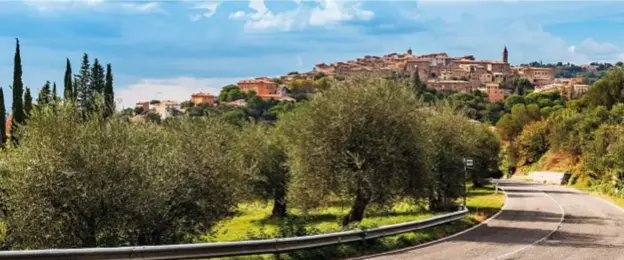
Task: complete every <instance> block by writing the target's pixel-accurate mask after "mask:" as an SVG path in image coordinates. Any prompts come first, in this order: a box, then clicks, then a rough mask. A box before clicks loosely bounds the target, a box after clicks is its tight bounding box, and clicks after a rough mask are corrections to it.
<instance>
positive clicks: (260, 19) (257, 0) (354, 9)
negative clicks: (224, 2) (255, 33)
mask: <svg viewBox="0 0 624 260" xmlns="http://www.w3.org/2000/svg"><path fill="white" fill-rule="evenodd" d="M294 2H295V3H296V4H297V7H296V8H295V9H292V10H287V11H284V12H278V13H273V12H272V11H271V10H269V9H268V8H267V7H266V5H265V4H264V0H250V2H249V8H251V9H253V10H255V12H254V13H246V12H244V11H240V10H239V11H236V12H234V13H231V14H230V19H233V20H243V21H246V23H245V29H248V30H267V29H278V30H283V31H290V30H293V29H301V28H303V27H306V26H308V25H311V26H331V25H336V24H338V23H340V22H343V21H351V20H363V21H368V20H370V19H372V18H373V17H374V16H375V13H374V12H372V11H370V10H364V9H362V8H361V3H359V2H343V1H336V0H317V2H319V6H317V7H315V8H309V7H307V6H305V5H302V4H301V2H302V1H300V0H294Z"/></svg>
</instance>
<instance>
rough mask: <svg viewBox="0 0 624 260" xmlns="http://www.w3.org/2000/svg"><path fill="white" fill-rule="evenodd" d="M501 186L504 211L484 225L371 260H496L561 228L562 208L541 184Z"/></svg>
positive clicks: (504, 183) (521, 249)
mask: <svg viewBox="0 0 624 260" xmlns="http://www.w3.org/2000/svg"><path fill="white" fill-rule="evenodd" d="M501 187H503V188H504V189H505V190H506V191H507V197H508V199H507V202H506V205H505V208H504V210H503V212H501V214H499V215H498V216H497V217H496V218H495V219H492V220H490V221H489V222H488V223H487V224H484V225H481V226H479V227H478V228H476V229H473V230H471V231H469V232H466V233H464V234H461V235H458V236H456V237H453V238H451V239H448V240H445V241H442V242H440V243H437V244H434V245H431V246H427V247H423V248H419V249H415V250H411V251H405V252H399V253H394V254H387V255H383V256H377V257H372V258H370V259H393V260H395V259H410V260H411V259H432V260H437V259H439V260H453V259H457V260H464V259H495V258H497V257H499V256H502V255H505V254H509V253H510V252H522V251H523V250H525V249H527V248H529V247H531V246H532V245H533V244H535V243H537V242H538V241H540V240H542V239H546V238H547V237H548V236H549V235H550V234H552V233H553V232H554V231H555V230H556V229H557V227H558V226H559V225H560V223H561V221H562V216H563V212H562V207H561V205H560V204H559V203H558V202H557V201H556V200H555V199H553V198H552V197H551V196H550V195H549V194H546V193H544V192H542V191H541V190H542V189H543V188H544V186H543V185H539V184H530V183H521V182H501ZM527 259H530V258H527ZM532 259H537V258H532ZM577 259H580V258H577Z"/></svg>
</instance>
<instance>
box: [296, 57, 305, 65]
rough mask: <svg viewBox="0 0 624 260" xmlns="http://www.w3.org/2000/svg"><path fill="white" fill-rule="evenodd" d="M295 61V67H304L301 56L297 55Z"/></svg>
mask: <svg viewBox="0 0 624 260" xmlns="http://www.w3.org/2000/svg"><path fill="white" fill-rule="evenodd" d="M295 59H296V60H297V64H295V66H297V67H301V66H303V59H301V56H299V55H297V57H295Z"/></svg>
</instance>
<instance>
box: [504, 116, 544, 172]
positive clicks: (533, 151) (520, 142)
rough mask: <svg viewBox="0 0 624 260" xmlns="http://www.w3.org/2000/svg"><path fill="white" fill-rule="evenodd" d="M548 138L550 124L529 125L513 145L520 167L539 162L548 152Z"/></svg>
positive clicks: (542, 122) (540, 122)
mask: <svg viewBox="0 0 624 260" xmlns="http://www.w3.org/2000/svg"><path fill="white" fill-rule="evenodd" d="M547 138H548V124H547V123H546V121H537V122H533V123H531V124H529V125H527V126H526V127H525V128H524V130H522V133H521V134H520V136H518V138H517V139H516V140H515V141H514V142H513V144H512V146H513V148H512V150H513V151H514V156H515V158H516V161H517V163H518V165H520V166H522V165H528V164H532V163H535V162H537V161H538V160H539V159H540V158H541V157H542V155H544V154H545V153H546V152H547V151H548V148H549V144H548V139H547Z"/></svg>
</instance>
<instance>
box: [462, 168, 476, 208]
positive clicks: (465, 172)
mask: <svg viewBox="0 0 624 260" xmlns="http://www.w3.org/2000/svg"><path fill="white" fill-rule="evenodd" d="M473 166H474V161H473V160H472V158H464V207H468V205H467V204H466V197H467V196H468V171H469V170H472V167H473Z"/></svg>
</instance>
